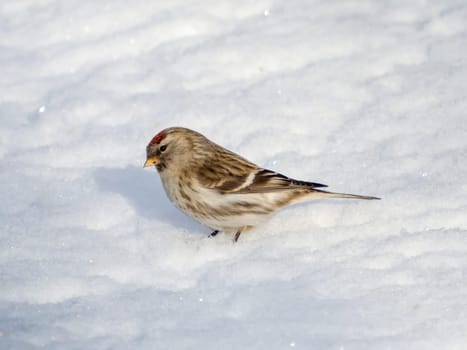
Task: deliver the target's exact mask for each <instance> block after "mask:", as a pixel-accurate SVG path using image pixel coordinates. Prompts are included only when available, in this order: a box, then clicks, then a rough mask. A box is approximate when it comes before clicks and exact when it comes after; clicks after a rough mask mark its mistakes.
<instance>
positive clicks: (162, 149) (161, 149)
mask: <svg viewBox="0 0 467 350" xmlns="http://www.w3.org/2000/svg"><path fill="white" fill-rule="evenodd" d="M166 149H167V145H162V146H160V147H159V150H160V151H161V152H164V151H165V150H166Z"/></svg>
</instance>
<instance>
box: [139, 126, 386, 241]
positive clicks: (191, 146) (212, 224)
mask: <svg viewBox="0 0 467 350" xmlns="http://www.w3.org/2000/svg"><path fill="white" fill-rule="evenodd" d="M152 166H154V167H155V168H156V169H157V171H158V173H159V175H160V178H161V181H162V185H163V187H164V190H165V192H166V194H167V196H168V198H169V199H170V201H171V202H172V203H173V204H174V205H175V206H176V207H178V208H179V209H180V210H181V211H183V212H184V213H185V214H187V215H188V216H190V217H192V218H193V219H195V220H196V221H198V222H200V223H201V224H203V225H205V226H207V227H209V228H210V229H211V230H213V231H212V233H211V234H210V235H209V236H210V237H214V236H216V235H217V234H218V233H219V232H223V233H227V234H229V233H230V234H233V241H234V242H237V241H238V239H239V237H240V235H241V234H242V232H245V231H248V230H250V229H252V228H253V227H255V226H256V225H258V224H260V223H262V222H263V221H265V220H267V219H268V218H269V217H270V216H271V215H272V214H274V213H275V212H277V211H278V210H279V209H281V208H283V207H285V206H288V205H291V204H295V203H299V202H303V201H307V200H312V199H318V198H351V199H365V200H375V199H380V198H378V197H373V196H363V195H356V194H348V193H337V192H329V191H325V190H323V188H325V187H327V185H324V184H321V183H317V182H308V181H302V180H296V179H293V178H290V177H288V176H285V175H282V174H280V173H278V172H276V171H273V170H269V169H265V168H263V167H260V166H258V165H256V164H254V163H252V162H250V161H249V160H247V159H245V158H243V157H242V156H240V155H238V154H236V153H234V152H232V151H229V150H228V149H226V148H224V147H222V146H220V145H218V144H216V143H214V142H213V141H211V140H209V139H208V138H206V137H205V136H203V135H202V134H201V133H199V132H196V131H194V130H191V129H188V128H184V127H170V128H167V129H164V130H162V131H160V132H159V133H157V134H156V135H155V136H154V137H153V138H152V139H151V141H150V142H149V144H148V145H147V147H146V161H145V163H144V167H145V168H146V167H152Z"/></svg>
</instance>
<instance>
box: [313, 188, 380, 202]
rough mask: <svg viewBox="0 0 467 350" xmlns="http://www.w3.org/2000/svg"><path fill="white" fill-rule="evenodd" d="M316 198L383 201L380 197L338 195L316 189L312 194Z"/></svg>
mask: <svg viewBox="0 0 467 350" xmlns="http://www.w3.org/2000/svg"><path fill="white" fill-rule="evenodd" d="M312 195H314V196H315V197H316V198H350V199H367V200H369V199H381V198H378V197H373V196H362V195H359V194H350V193H336V192H328V191H323V190H317V189H314V190H313V192H312Z"/></svg>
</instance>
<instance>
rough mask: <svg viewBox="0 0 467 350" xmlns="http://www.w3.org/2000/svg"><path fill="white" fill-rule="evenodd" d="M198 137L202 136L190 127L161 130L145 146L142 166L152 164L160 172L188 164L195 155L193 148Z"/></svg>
mask: <svg viewBox="0 0 467 350" xmlns="http://www.w3.org/2000/svg"><path fill="white" fill-rule="evenodd" d="M200 138H204V137H203V136H202V135H201V134H198V133H197V132H195V131H192V130H190V129H185V128H178V127H174V128H168V129H164V130H162V131H161V132H159V133H158V134H157V135H156V136H154V137H153V138H152V139H151V141H150V142H149V144H148V145H147V147H146V162H145V163H144V167H145V168H146V167H150V166H153V165H154V166H155V167H156V168H157V170H158V171H159V172H161V171H163V170H165V169H168V168H169V169H181V168H184V167H186V166H188V164H189V163H190V161H191V160H192V159H193V157H195V156H196V152H194V148H195V144H198V143H199V142H197V141H199V139H200Z"/></svg>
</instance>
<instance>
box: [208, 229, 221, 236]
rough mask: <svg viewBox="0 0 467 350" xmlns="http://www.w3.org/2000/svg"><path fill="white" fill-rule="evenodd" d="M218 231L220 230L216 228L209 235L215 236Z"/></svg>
mask: <svg viewBox="0 0 467 350" xmlns="http://www.w3.org/2000/svg"><path fill="white" fill-rule="evenodd" d="M218 233H219V230H214V231H212V232H211V234H210V235H209V237H215V236H216V235H217V234H218Z"/></svg>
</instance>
